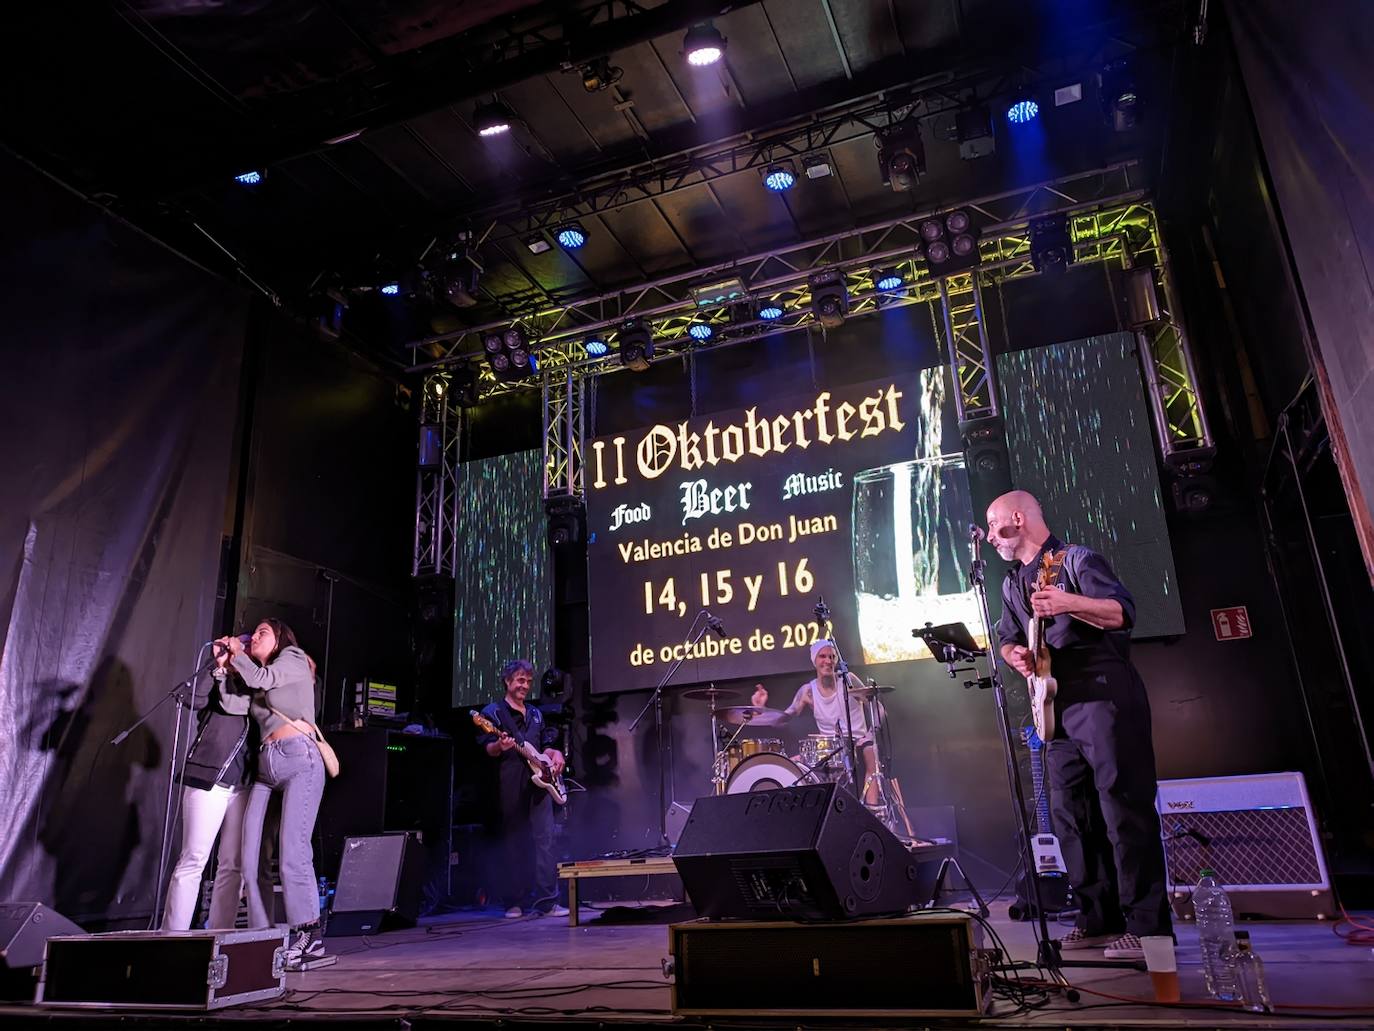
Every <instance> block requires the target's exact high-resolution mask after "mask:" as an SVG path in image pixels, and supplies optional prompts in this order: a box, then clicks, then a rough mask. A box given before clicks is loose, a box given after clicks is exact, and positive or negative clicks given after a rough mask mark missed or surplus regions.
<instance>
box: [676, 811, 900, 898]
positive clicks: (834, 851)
mask: <svg viewBox="0 0 1374 1031" xmlns="http://www.w3.org/2000/svg"><path fill="white" fill-rule="evenodd" d="M673 862H674V863H675V864H676V866H677V871H678V874H679V876H681V877H682V884H683V887H684V888H685V889H686V891H687V896H688V898H689V899H690V900H691V902H692V905H693V907H695V909H696V911H697V913H698V914H700V915H701V916H704V917H708V918H711V919H720V918H729V917H735V918H739V919H750V920H826V919H829V920H837V919H845V918H853V917H864V916H880V915H883V914H890V913H905V912H906V911H907V908H908V907H909V906H910V905H911V904H912V903H914V902H915V891H916V861H915V860H914V859H913V858H912V857H911V854H910V853H909V852H908V851H907V850H906V848H905V846H903V845H902V843H901V842H900V841H898V840H897V837H896V835H894V834H893V833H892V832H891V831H889V830H888V829H887V828H886V827H884V826H883V825H882V824H881V823H879V822H878V820H877V819H876V818H875V817H874V816H873V815H872V814H871V813H869V812H868V810H866V809H865V808H864V807H863V806H862V805H861V804H860V803H859V801H858V799H856V798H854V797H853V796H852V795H850V794H848V793H846V792H844V791H841V790H837V788H836V785H834V784H813V785H808V786H806V787H797V788H780V789H778V790H774V791H753V792H749V793H746V794H736V795H716V796H708V797H706V798H699V799H697V801H696V804H695V805H694V806H692V814H691V816H689V817H688V818H687V824H686V826H685V827H683V829H682V836H681V837H680V838H679V839H678V843H677V850H676V851H675V852H674V853H673Z"/></svg>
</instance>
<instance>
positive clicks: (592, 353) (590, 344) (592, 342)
mask: <svg viewBox="0 0 1374 1031" xmlns="http://www.w3.org/2000/svg"><path fill="white" fill-rule="evenodd" d="M582 346H583V348H585V349H586V351H587V357H589V358H600V357H601V356H602V355H603V354H605V353H606V352H607V351H609V350H610V347H609V346H608V345H607V343H606V341H604V340H602V339H601V338H600V337H588V338H587V339H586V340H584V341H583V342H582Z"/></svg>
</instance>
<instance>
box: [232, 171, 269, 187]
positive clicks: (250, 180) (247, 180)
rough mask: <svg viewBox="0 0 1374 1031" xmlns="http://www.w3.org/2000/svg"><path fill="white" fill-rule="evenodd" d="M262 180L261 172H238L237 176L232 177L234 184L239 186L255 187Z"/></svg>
mask: <svg viewBox="0 0 1374 1031" xmlns="http://www.w3.org/2000/svg"><path fill="white" fill-rule="evenodd" d="M262 178H263V173H262V172H258V171H252V172H240V173H239V174H238V175H236V176H234V182H236V183H238V184H239V185H240V186H257V185H258V183H260V182H262Z"/></svg>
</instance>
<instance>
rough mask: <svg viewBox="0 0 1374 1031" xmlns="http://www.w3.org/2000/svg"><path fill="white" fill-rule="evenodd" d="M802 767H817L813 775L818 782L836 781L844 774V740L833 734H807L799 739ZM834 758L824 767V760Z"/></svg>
mask: <svg viewBox="0 0 1374 1031" xmlns="http://www.w3.org/2000/svg"><path fill="white" fill-rule="evenodd" d="M800 754H801V761H802V765H803V766H809V767H819V768H818V769H816V770H815V771H814V773H813V776H814V777H816V778H817V779H818V780H838V779H839V777H840V776H841V774H843V772H844V738H842V737H839V736H838V735H835V734H807V735H806V737H804V738H802V739H801V748H800ZM829 756H834V758H833V759H831V760H830V761H829V762H828V763H826V764H825V765H824V766H820V764H821V763H822V762H825V760H826V758H827V757H829Z"/></svg>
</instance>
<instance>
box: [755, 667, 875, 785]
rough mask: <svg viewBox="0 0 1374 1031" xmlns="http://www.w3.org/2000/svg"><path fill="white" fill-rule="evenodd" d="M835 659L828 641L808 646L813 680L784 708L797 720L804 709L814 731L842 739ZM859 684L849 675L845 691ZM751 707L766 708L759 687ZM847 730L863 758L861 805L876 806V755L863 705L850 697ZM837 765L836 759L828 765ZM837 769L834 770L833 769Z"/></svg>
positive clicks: (765, 698)
mask: <svg viewBox="0 0 1374 1031" xmlns="http://www.w3.org/2000/svg"><path fill="white" fill-rule="evenodd" d="M838 661H839V655H838V654H837V653H836V651H835V646H834V645H833V644H831V643H830V642H829V641H825V640H821V641H817V642H815V643H814V644H813V645H811V665H813V666H815V667H816V676H815V678H814V679H812V680H808V681H807V682H806V683H804V684H802V686H801V687H799V688H797V693H796V694H795V695H794V696H793V697H792V704H791V705H789V706H788V707H787V714H788V715H789V716H797V715H799V714H800V713H801V711H802V710H803V709H805V708H807V707H808V706H810V708H811V713H812V715H813V716H815V717H816V729H817V730H818V731H819V732H820V733H822V734H825V735H827V736H830V737H835V738H841V739H842V738H843V737H844V735H845V731H846V723H845V718H844V702H843V695H842V694H841V693H840V683H839V678H838V677H837V676H836V675H835V664H836V663H837V662H838ZM863 686H864V685H863V682H862V681H861V680H859V678H858V677H856V676H855V675H854V674H853V673H850V674H849V688H850V690H851V691H852V690H854V689H855V688H860V687H863ZM751 701H752V703H753V704H754V705H756V706H758V707H759V708H763V707H764V706H766V705H767V704H768V691H767V689H766V688H765V687H764V686H763V685H762V684H759V685H758V687H756V688H755V689H754V697H753V698H752V699H751ZM849 726H850V727H852V728H853V731H854V740H855V746H856V748H857V749H858V750H859V751H860V752H861V753H862V754H863V758H864V803H865V804H866V805H877V804H878V802H879V796H878V781H877V776H876V774H877V772H878V755H877V752H876V751H875V750H874V748H873V735H872V732H871V731H870V729H869V726H868V721H867V720H866V719H865V718H864V712H863V705H862V703H861V702H860V701H859V699H858V698H856V697H855V696H853V695H850V698H849ZM840 762H841V758H840V757H839V756H836V757H835V758H834V759H833V760H832V761H831V763H832V765H835V764H838V763H840ZM839 768H840V767H838V766H836V769H839Z"/></svg>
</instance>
